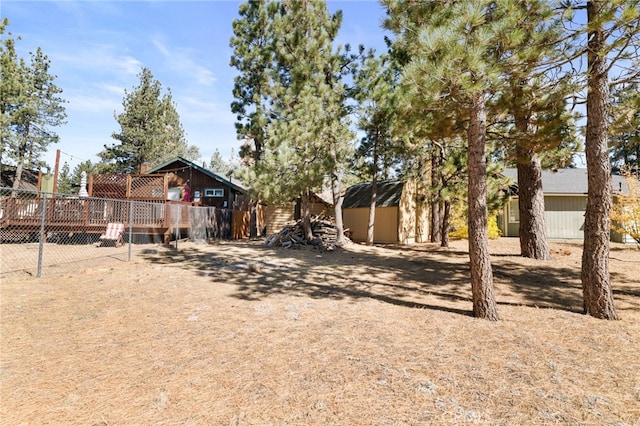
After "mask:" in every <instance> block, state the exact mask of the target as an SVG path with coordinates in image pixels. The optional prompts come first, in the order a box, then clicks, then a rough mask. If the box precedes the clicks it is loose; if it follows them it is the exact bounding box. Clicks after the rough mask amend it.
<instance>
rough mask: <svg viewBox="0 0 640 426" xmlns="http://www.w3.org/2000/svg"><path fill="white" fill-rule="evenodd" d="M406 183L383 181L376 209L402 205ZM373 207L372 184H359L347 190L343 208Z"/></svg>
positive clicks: (379, 189) (379, 185)
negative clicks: (403, 189)
mask: <svg viewBox="0 0 640 426" xmlns="http://www.w3.org/2000/svg"><path fill="white" fill-rule="evenodd" d="M403 187H404V182H402V181H398V180H383V181H380V182H378V190H377V192H376V207H393V206H397V205H399V204H400V197H401V196H402V188H403ZM370 205H371V182H365V183H358V184H356V185H353V186H351V187H349V188H348V189H347V192H346V193H345V195H344V202H343V204H342V208H345V209H353V208H358V207H369V206H370Z"/></svg>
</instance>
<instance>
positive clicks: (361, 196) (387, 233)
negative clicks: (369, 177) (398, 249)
mask: <svg viewBox="0 0 640 426" xmlns="http://www.w3.org/2000/svg"><path fill="white" fill-rule="evenodd" d="M370 205H371V183H360V184H357V185H353V186H352V187H350V188H349V189H347V192H346V194H345V197H344V203H343V205H342V214H343V218H344V227H345V229H349V231H350V233H351V239H352V240H353V241H358V242H359V241H366V240H367V226H368V223H369V210H370ZM428 213H429V212H428V205H427V202H426V199H425V197H424V196H420V195H419V194H418V188H417V184H416V182H415V181H413V180H410V181H407V182H401V181H392V180H387V181H381V182H378V189H377V200H376V211H375V225H374V233H373V235H374V237H373V239H374V242H375V243H395V244H413V243H416V242H425V241H427V239H428V229H429V225H428V223H429V214H428Z"/></svg>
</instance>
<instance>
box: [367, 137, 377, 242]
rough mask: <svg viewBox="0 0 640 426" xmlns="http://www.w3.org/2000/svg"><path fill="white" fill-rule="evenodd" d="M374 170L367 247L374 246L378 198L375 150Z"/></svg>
mask: <svg viewBox="0 0 640 426" xmlns="http://www.w3.org/2000/svg"><path fill="white" fill-rule="evenodd" d="M373 149H374V151H373V170H372V173H371V204H370V206H369V221H368V223H367V245H368V246H372V245H373V239H374V226H375V222H376V199H377V197H378V152H377V150H376V147H374V148H373Z"/></svg>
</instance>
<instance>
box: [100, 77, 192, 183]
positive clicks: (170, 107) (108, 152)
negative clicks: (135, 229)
mask: <svg viewBox="0 0 640 426" xmlns="http://www.w3.org/2000/svg"><path fill="white" fill-rule="evenodd" d="M138 77H139V78H140V84H139V85H138V86H137V87H135V88H134V90H133V91H132V92H128V91H126V90H125V97H124V100H123V102H122V105H123V109H124V111H123V112H122V113H120V114H118V115H116V116H115V118H116V121H117V122H118V124H119V125H120V131H119V132H114V133H113V134H112V138H113V139H115V140H116V141H118V143H115V144H112V145H110V146H106V145H105V147H104V148H105V149H104V150H103V151H102V152H100V153H99V154H98V156H99V157H100V158H101V160H102V161H101V163H100V165H99V167H100V170H101V171H102V172H103V173H104V172H111V173H136V172H139V170H140V166H142V164H144V163H150V164H151V165H152V166H155V165H158V164H161V163H162V162H164V161H166V160H169V159H171V158H173V157H175V156H182V157H189V158H188V159H194V160H195V159H197V158H198V157H199V156H200V155H199V151H198V149H197V148H195V147H193V146H189V145H187V142H186V140H185V135H184V130H183V128H182V124H181V123H180V117H179V115H178V112H177V110H176V107H175V104H174V103H173V100H172V95H171V90H170V89H169V90H167V92H166V93H165V94H162V85H161V84H160V82H159V81H158V80H155V79H154V78H153V74H152V73H151V70H149V69H148V68H142V71H141V72H140V74H139V75H138ZM194 157H195V158H194Z"/></svg>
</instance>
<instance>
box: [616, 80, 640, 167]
mask: <svg viewBox="0 0 640 426" xmlns="http://www.w3.org/2000/svg"><path fill="white" fill-rule="evenodd" d="M609 135H610V139H611V141H610V144H611V161H612V162H613V164H614V165H615V166H618V167H625V166H626V167H630V168H632V169H635V170H639V169H640V82H636V83H629V84H625V85H623V86H621V87H619V88H617V90H615V92H614V103H613V105H612V110H611V127H610V129H609Z"/></svg>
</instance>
